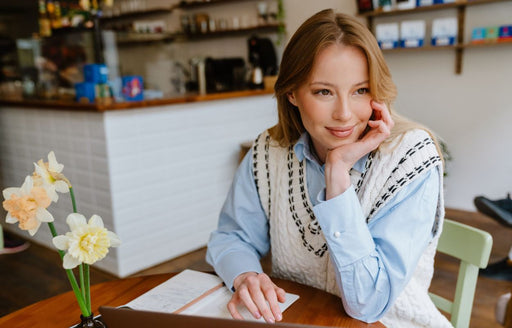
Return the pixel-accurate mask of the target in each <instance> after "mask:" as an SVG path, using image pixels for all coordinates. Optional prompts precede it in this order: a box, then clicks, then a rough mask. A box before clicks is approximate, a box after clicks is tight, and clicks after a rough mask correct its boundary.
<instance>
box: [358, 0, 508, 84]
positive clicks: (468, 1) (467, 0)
mask: <svg viewBox="0 0 512 328" xmlns="http://www.w3.org/2000/svg"><path fill="white" fill-rule="evenodd" d="M510 1H512V0H462V1H456V2H453V3H444V4H435V5H431V6H420V7H415V8H411V9H403V10H389V11H383V10H382V9H380V10H374V11H369V12H363V13H360V14H359V15H360V16H363V17H366V20H367V22H368V28H369V29H370V31H372V32H373V30H374V19H375V18H378V17H386V16H388V17H390V16H399V15H406V14H416V13H422V12H427V11H435V10H446V9H451V8H455V9H457V25H458V32H457V40H456V42H457V43H456V44H455V45H452V46H431V45H425V46H423V47H418V48H395V49H386V50H383V52H385V53H393V52H405V51H408V52H415V51H431V50H446V49H453V50H454V51H455V73H456V74H461V73H462V57H463V53H464V50H465V49H467V48H477V47H482V48H483V47H491V46H492V47H494V46H498V45H510V44H512V42H492V43H482V44H473V43H467V42H464V33H465V23H466V22H465V21H466V7H469V6H476V5H485V4H491V3H498V2H510Z"/></svg>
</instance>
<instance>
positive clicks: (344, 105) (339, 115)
mask: <svg viewBox="0 0 512 328" xmlns="http://www.w3.org/2000/svg"><path fill="white" fill-rule="evenodd" d="M334 106H335V108H334V109H333V112H332V117H333V119H335V120H339V121H347V120H348V119H350V117H351V116H352V112H351V111H350V105H349V103H348V101H346V100H342V99H340V100H339V101H337V102H336V104H335V105H334Z"/></svg>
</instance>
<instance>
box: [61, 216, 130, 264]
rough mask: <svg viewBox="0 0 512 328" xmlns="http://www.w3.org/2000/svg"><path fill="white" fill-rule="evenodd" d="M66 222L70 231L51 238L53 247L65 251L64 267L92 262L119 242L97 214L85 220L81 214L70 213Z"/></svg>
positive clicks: (100, 257)
mask: <svg viewBox="0 0 512 328" xmlns="http://www.w3.org/2000/svg"><path fill="white" fill-rule="evenodd" d="M66 223H67V224H68V225H69V228H70V229H71V231H70V232H67V233H66V234H65V235H60V236H57V237H55V238H53V244H54V245H55V247H57V248H58V249H60V250H63V251H67V253H66V255H64V269H73V268H74V267H76V266H77V265H79V264H81V263H86V264H93V263H95V262H96V261H99V260H101V259H103V258H104V257H105V256H106V255H107V253H108V248H109V247H117V246H119V245H120V244H121V240H120V239H119V237H118V236H117V235H116V234H115V233H113V232H112V231H108V230H107V229H106V228H105V227H104V226H103V220H102V219H101V217H99V216H98V215H93V216H92V217H91V218H90V219H89V222H86V219H85V217H84V216H83V215H82V214H78V213H72V214H69V215H68V217H67V219H66Z"/></svg>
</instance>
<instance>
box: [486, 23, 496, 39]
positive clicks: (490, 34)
mask: <svg viewBox="0 0 512 328" xmlns="http://www.w3.org/2000/svg"><path fill="white" fill-rule="evenodd" d="M498 36H499V28H498V27H497V26H488V27H486V28H485V41H487V42H496V41H497V40H498Z"/></svg>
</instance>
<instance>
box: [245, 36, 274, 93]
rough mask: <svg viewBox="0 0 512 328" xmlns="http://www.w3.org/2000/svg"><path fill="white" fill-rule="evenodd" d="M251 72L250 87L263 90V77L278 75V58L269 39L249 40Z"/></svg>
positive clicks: (254, 38) (251, 38)
mask: <svg viewBox="0 0 512 328" xmlns="http://www.w3.org/2000/svg"><path fill="white" fill-rule="evenodd" d="M247 46H248V50H249V63H250V64H251V72H250V75H249V76H250V78H249V86H250V87H252V88H263V76H269V75H276V74H277V56H276V51H275V49H274V44H273V43H272V41H271V40H270V39H268V38H260V37H258V36H252V37H250V38H249V39H248V40H247Z"/></svg>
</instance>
